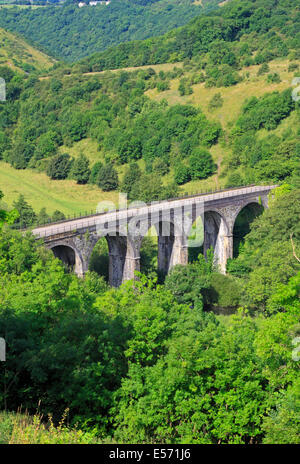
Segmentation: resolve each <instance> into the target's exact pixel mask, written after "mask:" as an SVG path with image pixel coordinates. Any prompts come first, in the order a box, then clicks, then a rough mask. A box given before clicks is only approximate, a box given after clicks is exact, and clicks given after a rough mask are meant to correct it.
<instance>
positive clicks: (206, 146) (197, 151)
mask: <svg viewBox="0 0 300 464" xmlns="http://www.w3.org/2000/svg"><path fill="white" fill-rule="evenodd" d="M264 2H266V0H257V1H256V2H252V3H251V5H250V4H248V6H247V5H246V4H245V2H243V3H241V2H239V1H234V2H232V3H230V4H229V5H225V6H224V7H223V8H222V12H224V13H222V15H224V17H223V16H219V17H213V16H210V17H205V18H199V19H197V20H193V22H192V23H191V24H190V25H189V26H186V28H183V29H182V30H181V31H179V32H178V34H179V35H180V37H184V31H185V30H186V31H189V32H188V33H189V34H191V36H190V38H187V37H186V39H185V40H190V41H191V38H192V34H196V33H197V34H198V36H199V37H198V39H199V43H198V44H197V41H196V40H193V41H191V43H192V44H193V47H194V46H195V47H196V48H197V47H199V44H200V43H203V40H204V37H205V36H206V35H205V34H206V32H205V29H204V28H200V26H201V25H203V21H204V22H205V21H209V22H211V21H213V22H214V21H217V22H220V21H221V22H224V21H226V23H227V29H228V30H231V29H232V28H233V25H234V27H235V28H236V29H237V26H236V24H237V16H241V17H245V14H246V13H245V12H248V13H247V15H248V16H247V17H248V18H250V19H248V26H247V30H249V29H250V26H251V28H252V29H254V28H256V29H257V30H258V32H256V33H255V34H254V33H253V32H252V33H249V31H248V32H247V33H245V32H244V30H245V28H246V26H245V20H244V19H243V20H241V22H240V25H239V28H240V32H239V38H238V33H237V32H235V36H234V37H233V39H232V41H226V40H225V39H223V40H221V39H216V38H215V33H216V30H215V29H213V37H212V41H211V42H207V45H206V46H205V47H206V49H207V50H208V51H206V52H203V53H199V54H198V55H196V54H195V56H191V58H186V57H184V56H183V58H184V60H183V61H181V62H177V63H173V64H172V63H165V64H153V65H151V66H149V65H148V66H145V65H144V66H141V67H131V68H130V67H129V68H124V69H122V70H114V71H105V72H104V71H96V70H95V67H93V66H91V68H89V69H91V70H89V69H87V68H86V64H87V63H88V61H86V64H82V63H81V64H78V65H74V66H73V67H72V68H69V69H68V68H65V67H63V66H60V65H58V66H56V67H55V69H53V70H52V71H51V72H50V73H48V74H47V75H46V74H45V75H44V76H43V77H40V78H39V80H38V79H28V78H25V79H24V80H23V81H20V79H19V80H18V81H16V80H15V78H12V76H11V81H10V82H9V83H8V96H9V98H8V101H7V102H6V103H5V104H2V105H1V113H0V115H1V118H0V122H1V125H2V131H1V132H0V158H2V160H3V161H5V162H6V163H9V164H10V165H11V166H12V167H13V168H15V169H18V170H21V171H19V172H20V173H21V172H22V170H23V169H29V170H32V169H34V170H35V171H34V172H35V173H36V174H35V175H36V176H37V177H36V178H37V179H38V176H39V175H40V174H39V173H40V172H43V173H47V174H48V176H49V177H50V178H52V182H51V187H49V185H47V186H45V189H44V193H43V194H42V195H40V193H38V194H37V195H35V193H34V189H35V187H34V185H35V183H34V184H33V186H32V187H31V188H30V189H29V190H28V189H25V186H23V185H22V183H21V184H20V183H19V178H20V177H21V174H20V175H19V174H18V173H16V175H11V177H10V179H11V180H10V182H12V185H16V188H15V187H14V186H13V187H11V188H9V186H8V185H7V187H6V188H5V187H3V189H4V190H6V193H7V197H8V200H9V201H10V202H11V201H12V200H14V199H16V197H17V196H18V194H19V193H22V190H23V189H24V193H25V195H26V198H27V199H28V201H29V202H32V203H33V204H35V205H36V208H40V207H42V203H43V202H44V201H45V204H47V205H49V206H48V207H49V210H52V209H53V208H54V203H55V201H56V200H55V198H57V197H56V196H55V195H53V196H51V201H50V200H49V201H47V200H45V199H44V198H45V192H46V191H47V189H50V191H52V186H53V188H54V189H55V187H54V186H55V182H59V185H61V186H62V185H63V183H64V179H66V187H65V188H64V187H62V188H61V189H60V200H62V199H63V202H64V204H63V205H62V204H61V205H57V208H58V209H61V210H62V211H64V212H66V213H68V212H73V211H78V209H79V206H78V207H76V206H74V204H72V202H71V203H70V204H69V200H68V193H67V192H68V187H67V185H69V184H68V182H73V184H72V185H73V187H72V188H74V191H76V194H75V198H79V197H80V192H85V194H87V198H88V200H87V201H85V200H84V201H82V200H81V199H79V200H78V205H80V209H81V208H83V209H84V210H85V209H88V210H89V209H91V208H89V207H88V206H87V207H86V206H85V205H86V204H88V203H89V202H90V199H89V198H90V193H91V194H92V195H93V192H99V195H98V193H97V194H96V196H97V200H95V201H93V200H92V203H93V206H92V207H94V204H95V203H96V201H98V198H102V197H103V192H104V191H105V192H106V193H105V197H106V198H114V199H115V194H116V190H117V189H119V190H123V191H126V192H127V193H128V195H129V197H130V198H131V199H134V198H139V197H140V198H139V199H143V200H146V201H150V200H153V199H159V198H166V197H174V196H177V195H180V194H182V193H193V192H197V191H201V190H211V189H219V188H223V187H229V186H236V185H241V184H251V183H258V182H259V183H261V182H274V183H281V182H291V183H294V182H295V179H296V178H297V176H298V175H299V173H298V169H299V141H298V132H297V131H298V126H299V105H298V103H297V102H296V101H294V100H293V99H292V90H293V87H292V81H293V79H294V77H295V76H297V75H299V72H300V71H299V64H300V63H299V59H298V55H297V47H296V41H297V37H298V36H297V34H294V36H293V39H292V38H291V37H290V36H291V32H292V31H293V30H296V29H297V27H298V22H297V14H299V13H298V10H297V8H296V7H295V5H294V4H292V3H289V2H288V3H287V4H286V11H288V9H287V7H289V8H290V18H292V20H289V21H288V22H287V23H286V25H285V27H283V28H282V29H281V31H284V32H285V35H284V34H283V32H281V33H280V35H279V33H278V31H277V28H278V25H277V23H278V16H279V12H280V11H281V10H280V2H275V0H274V2H273V3H274V5H275V7H274V8H273V9H272V10H270V11H271V12H272V14H271V16H270V18H269V29H270V30H269V32H266V31H265V28H264V31H263V32H259V30H260V28H261V27H262V25H261V19H260V15H258V14H256V11H260V7H261V6H262V5H263V4H264ZM271 3H272V2H269V1H268V2H266V6H269V7H271ZM249 5H250V6H251V8H250V6H249ZM255 8H256V9H255ZM255 18H256V19H255ZM257 18H259V19H257ZM280 18H281V21H282V19H284V15H280ZM251 21H252V22H251ZM222 33H223V32H222ZM172 34H173V35H174V34H175V36H176V34H177V32H173V33H172ZM172 34H169V35H167V36H165V37H164V39H162V38H160V39H153V41H154V42H155V41H156V40H159V41H160V42H161V46H166V47H167V48H168V46H167V44H168V41H169V40H170V37H172ZM254 35H255V36H256V39H257V40H256V41H254V40H253V37H254ZM268 37H269V42H268V41H267V40H266V39H267V38H268ZM263 39H264V40H263ZM262 43H265V44H266V46H265V48H264V49H262V48H261V47H262ZM142 44H144V45H145V46H148V45H147V44H149V41H145V42H143V43H137V44H133V45H130V46H133V47H140V49H142ZM271 45H272V49H271ZM275 45H276V46H275ZM123 47H124V46H120V47H119V48H116V49H112V50H111V51H110V52H111V56H112V57H113V58H115V56H116V53H117V51H118V50H119V51H121V50H123V49H124V48H123ZM182 50H185V48H184V47H183V48H182ZM108 53H109V52H107V56H109V55H108ZM176 57H177V58H179V57H180V56H179V54H177V55H176ZM95 59H96V57H93V58H91V60H95ZM97 59H98V58H97ZM128 60H129V61H130V59H129V58H128ZM90 63H91V62H90ZM128 64H129V63H128ZM270 108H272V109H270ZM6 166H7V164H3V165H2V167H1V170H2V172H3V175H4V171H5V170H6ZM107 169H108V170H109V176H108V177H109V178H110V181H109V183H107V184H105V182H104V181H103V179H105V178H106V177H107V172H108V171H107ZM99 171H101V172H103V175H102V176H103V179H102V181H101V180H99V179H100V178H99V176H100V174H99ZM26 172H27V171H26ZM28 172H31V171H28ZM43 176H45V174H43ZM100 177H101V176H100ZM157 177H158V178H160V179H161V183H160V184H158V183H157V182H154V183H153V179H154V178H156V179H157ZM43 179H45V177H43ZM55 179H59V180H57V181H56V180H55ZM128 179H129V180H128ZM74 180H76V181H77V184H75V183H74ZM128 182H129V184H128ZM86 183H88V184H90V186H91V190H89V189H88V188H87V187H86V186H83V185H82V184H86ZM18 184H19V185H18ZM41 184H42V185H43V184H44V180H43V181H42V177H41ZM57 185H58V184H57ZM152 185H155V186H156V189H154V190H153V189H151V188H150V186H152ZM95 189H96V190H95ZM97 189H98V190H97ZM42 190H43V189H42ZM88 192H89V193H88ZM85 194H83V195H85Z"/></svg>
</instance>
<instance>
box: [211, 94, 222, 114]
mask: <svg viewBox="0 0 300 464" xmlns="http://www.w3.org/2000/svg"><path fill="white" fill-rule="evenodd" d="M223 103H224V100H223V98H222V95H221V93H220V92H219V93H215V95H214V96H213V97H212V99H211V100H210V102H209V104H208V107H209V109H210V110H215V109H217V108H221V107H222V106H223Z"/></svg>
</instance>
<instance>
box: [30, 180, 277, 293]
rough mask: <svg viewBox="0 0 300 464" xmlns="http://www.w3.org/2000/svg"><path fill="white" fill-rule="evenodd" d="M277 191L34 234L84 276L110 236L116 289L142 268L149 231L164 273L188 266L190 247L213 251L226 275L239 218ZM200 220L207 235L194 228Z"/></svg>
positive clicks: (169, 203)
mask: <svg viewBox="0 0 300 464" xmlns="http://www.w3.org/2000/svg"><path fill="white" fill-rule="evenodd" d="M275 187H276V186H273V185H271V186H251V187H239V188H234V189H229V190H223V191H219V192H214V193H208V194H199V195H193V196H189V197H185V198H177V199H172V200H166V201H161V202H155V203H152V204H147V205H135V206H130V207H128V208H126V209H120V210H117V211H109V212H104V213H98V214H94V215H90V216H88V217H81V218H77V219H72V220H67V221H62V222H60V223H55V224H48V225H45V226H41V227H37V228H35V229H34V230H33V234H34V235H35V236H36V237H37V238H41V239H43V241H44V244H45V246H46V247H47V248H49V249H52V251H53V253H54V255H55V256H56V257H58V258H60V259H61V260H62V261H63V262H64V263H65V264H66V265H68V266H72V267H73V269H74V272H75V273H76V274H77V275H79V276H84V274H85V273H86V272H87V270H88V268H89V262H90V258H91V254H92V251H93V249H94V247H95V245H96V243H97V242H98V240H99V239H100V238H101V237H105V238H106V240H107V243H108V249H109V282H110V284H111V285H112V286H114V287H118V286H119V285H120V284H121V283H123V282H124V281H126V280H130V279H133V278H134V277H135V271H139V270H140V250H141V245H142V242H143V238H144V237H145V236H146V235H147V233H148V231H149V230H150V229H151V230H155V231H156V234H157V237H158V270H159V271H161V272H163V273H168V272H169V271H170V269H171V268H172V267H173V266H175V265H176V264H182V265H185V264H187V262H188V248H189V247H190V246H197V245H198V246H199V245H202V246H203V253H204V255H206V253H207V250H208V249H209V248H212V249H213V250H214V260H215V264H216V265H217V266H218V267H219V270H220V272H222V273H225V272H226V263H227V260H228V258H232V257H233V230H234V225H235V221H236V218H237V216H238V215H239V213H240V212H241V211H242V210H243V208H245V207H247V206H248V205H250V204H256V205H260V206H262V207H264V208H267V207H268V197H269V193H270V192H271V190H272V189H274V188H275ZM199 221H200V223H201V224H202V234H201V232H200V233H199V232H198V233H197V232H195V229H194V228H193V224H195V222H196V223H197V224H199ZM198 229H199V228H198ZM195 234H196V235H197V237H196V238H195V237H194V235H195Z"/></svg>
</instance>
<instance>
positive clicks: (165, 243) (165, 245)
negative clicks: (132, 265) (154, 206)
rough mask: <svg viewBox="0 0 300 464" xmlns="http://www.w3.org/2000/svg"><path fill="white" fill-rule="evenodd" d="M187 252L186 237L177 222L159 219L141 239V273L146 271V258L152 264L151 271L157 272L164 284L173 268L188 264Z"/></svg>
mask: <svg viewBox="0 0 300 464" xmlns="http://www.w3.org/2000/svg"><path fill="white" fill-rule="evenodd" d="M145 244H146V246H147V250H145ZM145 251H146V253H144V252H145ZM149 251H150V253H149ZM185 251H187V248H184V236H183V235H182V234H181V233H180V231H179V228H178V227H177V226H176V224H175V221H172V219H170V220H165V219H157V220H155V221H153V222H152V223H151V224H149V225H148V230H147V232H146V233H144V235H143V237H142V239H141V246H140V253H141V271H142V272H143V270H144V269H145V261H144V259H145V258H146V259H147V260H148V262H149V261H150V262H151V270H152V271H156V272H157V274H158V278H159V282H161V283H162V282H163V281H164V279H165V277H166V275H167V274H168V273H169V271H170V269H171V268H172V267H173V266H175V265H176V264H187V259H185ZM154 254H155V255H156V256H155V255H154ZM143 255H144V256H143ZM145 255H146V256H145Z"/></svg>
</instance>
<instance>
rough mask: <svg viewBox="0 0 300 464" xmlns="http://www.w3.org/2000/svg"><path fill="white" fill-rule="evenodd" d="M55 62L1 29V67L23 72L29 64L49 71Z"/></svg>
mask: <svg viewBox="0 0 300 464" xmlns="http://www.w3.org/2000/svg"><path fill="white" fill-rule="evenodd" d="M0 7H1V6H0ZM54 62H55V60H54V59H53V58H50V57H49V56H48V55H46V54H45V53H43V52H41V51H39V50H37V49H36V48H34V47H32V46H31V45H29V44H28V43H27V42H25V40H23V39H22V38H20V37H18V36H16V35H14V34H11V33H10V32H8V31H5V30H4V29H0V65H7V66H10V67H11V68H12V69H15V70H21V69H22V67H21V65H22V64H25V63H27V64H29V65H32V66H34V67H35V68H36V69H37V70H39V71H41V70H46V69H48V68H49V67H50V66H52V65H53V63H54Z"/></svg>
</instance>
